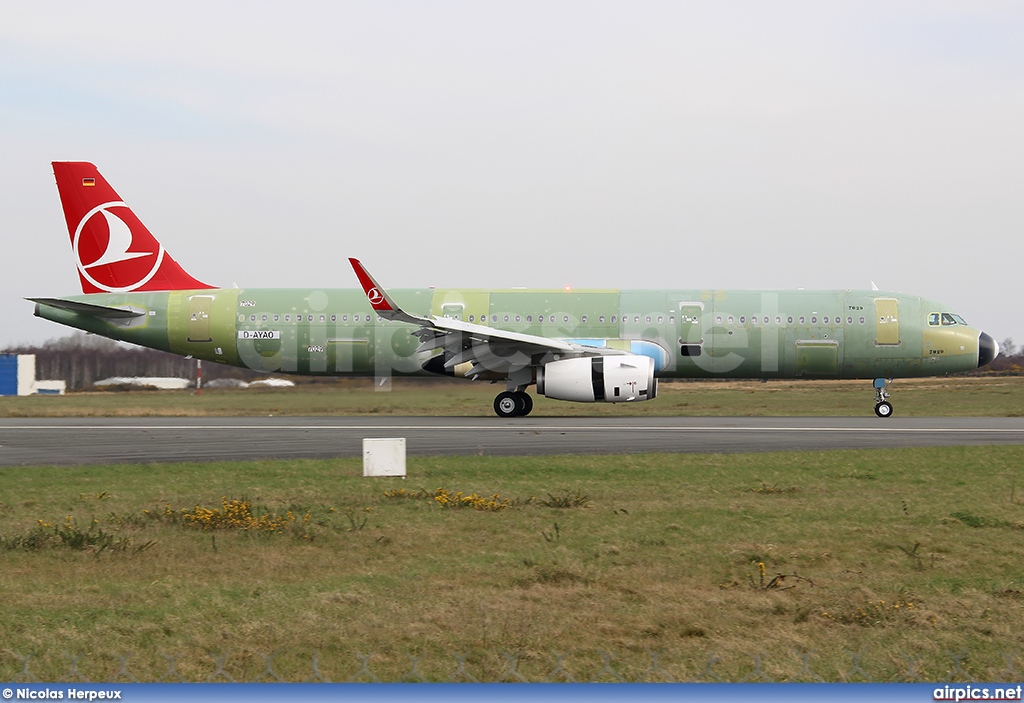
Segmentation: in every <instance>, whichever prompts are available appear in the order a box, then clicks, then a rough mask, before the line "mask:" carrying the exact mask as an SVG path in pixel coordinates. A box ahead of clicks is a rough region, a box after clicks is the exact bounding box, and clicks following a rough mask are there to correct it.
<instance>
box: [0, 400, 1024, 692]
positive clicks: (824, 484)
mask: <svg viewBox="0 0 1024 703" xmlns="http://www.w3.org/2000/svg"><path fill="white" fill-rule="evenodd" d="M814 385H817V384H814ZM770 387H771V385H769V388H770ZM822 390H826V389H824V388H822ZM704 392H705V393H707V394H709V395H710V394H713V393H714V391H713V390H706V391H704ZM740 392H743V391H740ZM869 392H870V391H869ZM929 392H934V391H929ZM862 394H863V389H858V395H859V396H860V395H862ZM823 395H826V396H827V395H828V393H827V392H826V393H823ZM906 395H907V396H908V397H907V398H905V399H904V402H903V404H902V405H904V406H909V405H911V404H912V403H911V399H910V396H912V393H911V391H910V390H909V389H907V392H906ZM211 396H212V394H211ZM396 396H397V393H396V394H392V397H396ZM652 407H654V406H653V404H652ZM897 407H898V408H899V407H900V406H899V405H898V406H897ZM1022 465H1024V447H1014V446H1009V447H970V448H942V449H908V450H895V451H884V452H881V451H837V452H804V453H779V454H749V455H730V456H722V455H646V456H644V455H640V456H602V457H547V458H529V459H526V458H523V459H508V458H501V459H495V458H483V457H450V458H431V459H410V462H409V478H408V479H407V480H405V481H401V480H399V479H366V478H363V477H362V476H361V466H360V464H359V462H358V461H348V460H337V461H282V462H266V463H222V464H175V465H147V466H91V467H80V468H74V469H68V468H52V467H40V468H17V469H3V470H2V481H0V540H2V542H0V586H2V594H3V596H2V597H3V610H2V616H0V642H2V644H0V679H3V680H9V681H10V680H14V681H16V680H19V679H25V678H34V679H41V680H60V679H66V678H76V677H78V676H81V677H84V678H87V679H91V680H111V679H118V678H120V679H125V678H135V679H139V680H154V679H160V678H169V679H172V680H173V679H175V677H177V676H180V677H182V678H184V679H187V680H205V679H207V678H209V677H211V676H212V677H215V678H217V679H224V678H226V677H230V678H232V679H235V680H257V679H260V678H263V679H267V678H272V676H273V675H279V676H280V677H282V678H284V679H286V680H303V679H309V678H311V677H312V676H313V675H314V661H315V663H316V669H315V671H316V672H318V673H319V674H320V675H322V676H323V677H324V678H326V679H330V680H347V679H352V678H356V679H359V680H369V679H371V678H379V679H382V680H402V679H418V678H420V677H422V678H425V679H428V680H445V681H447V680H467V679H468V678H469V677H472V678H475V679H479V680H497V679H505V680H516V679H517V676H522V677H524V678H526V679H528V680H566V679H568V678H569V677H572V678H573V679H575V680H592V679H598V680H614V679H616V678H618V677H621V678H622V679H625V680H630V681H635V680H665V679H672V680H717V679H719V678H721V679H724V680H733V681H735V680H744V679H751V678H754V679H758V680H766V679H770V680H790V679H794V680H807V681H810V680H818V679H819V678H820V679H824V680H829V681H842V680H872V681H889V680H897V681H898V680H905V679H921V680H949V679H953V680H1005V679H1014V678H1016V679H1019V678H1020V675H1019V672H1021V671H1024V658H1022V655H1021V651H1022V650H1024V631H1022V626H1024V529H1022V528H1024V473H1022V471H1024V469H1022ZM401 489H405V491H404V493H397V494H395V495H393V496H390V497H389V496H388V495H386V494H385V493H386V492H387V491H400V490H401ZM438 489H444V492H443V493H442V494H441V496H442V497H443V498H445V499H446V500H447V501H448V502H447V506H449V507H445V504H444V503H443V502H441V501H438V500H436V497H437V495H438ZM459 491H461V492H462V499H459V500H457V499H456V497H455V494H456V493H457V492H459ZM474 493H475V494H478V496H483V497H484V498H483V499H480V500H474V501H470V500H466V499H467V498H468V497H469V496H471V495H472V494H474ZM495 494H496V497H495ZM225 497H226V501H225ZM242 501H249V504H250V505H251V514H248V513H246V511H245V504H244V503H243V502H242ZM474 505H475V506H476V507H479V508H481V509H475V507H474ZM502 505H504V506H505V507H501V506H502ZM452 506H461V507H452ZM488 508H490V509H488ZM246 526H248V527H249V529H245V527H246ZM780 575H781V576H780ZM268 657H272V659H269V660H268ZM314 657H315V659H314ZM413 658H415V661H414V659H413ZM268 662H269V667H270V668H269V669H268ZM364 663H365V665H366V668H365V669H363V665H364ZM606 664H607V666H606ZM218 667H219V668H218ZM460 667H461V668H460ZM268 671H270V672H273V673H268ZM513 671H514V673H510V672H513Z"/></svg>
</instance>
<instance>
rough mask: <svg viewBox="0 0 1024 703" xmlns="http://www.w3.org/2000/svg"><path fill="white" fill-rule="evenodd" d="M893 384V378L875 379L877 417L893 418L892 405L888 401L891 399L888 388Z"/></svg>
mask: <svg viewBox="0 0 1024 703" xmlns="http://www.w3.org/2000/svg"><path fill="white" fill-rule="evenodd" d="M891 383H892V379H891V378H876V379H875V415H878V417H891V416H892V403H890V402H889V401H888V400H886V399H887V398H888V397H889V391H888V388H889V385H890V384H891Z"/></svg>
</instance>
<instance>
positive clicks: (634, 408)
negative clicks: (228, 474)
mask: <svg viewBox="0 0 1024 703" xmlns="http://www.w3.org/2000/svg"><path fill="white" fill-rule="evenodd" d="M503 389H504V388H503V386H500V385H493V384H488V383H473V382H469V381H462V380H451V381H448V382H445V381H444V380H440V381H422V380H415V379H409V380H400V379H396V380H395V381H394V390H393V391H391V392H386V393H385V392H377V391H376V390H375V388H374V383H373V381H372V380H371V379H344V380H339V381H337V382H330V383H323V384H312V385H304V386H300V387H298V388H295V389H275V390H209V389H207V390H204V391H203V392H202V394H201V395H199V396H196V395H195V394H194V392H188V391H182V392H171V391H133V392H108V393H72V394H69V395H66V396H61V397H56V396H28V397H23V398H11V397H4V398H0V417H61V416H78V417H82V416H204V415H205V416H210V415H215V416H232V415H268V414H275V415H455V416H486V417H490V416H493V411H492V410H491V403H492V401H493V399H494V396H495V395H496V394H497V393H498V391H500V390H503ZM891 390H892V393H893V397H892V401H893V404H894V405H895V408H896V412H895V415H896V416H897V417H903V416H905V417H911V416H935V415H947V416H982V415H987V416H999V417H1006V416H1017V417H1019V416H1021V415H1022V414H1024V377H1020V376H1005V377H963V376H961V377H951V378H936V379H907V380H898V381H896V382H895V383H894V384H893V386H892V388H891ZM535 402H536V407H535V409H534V412H533V414H534V416H537V417H543V416H549V417H550V416H566V415H576V416H595V415H609V416H621V415H645V416H659V415H661V416H674V415H680V416H750V415H757V416H762V415H768V416H780V415H790V416H806V415H849V416H873V411H872V408H873V407H874V391H873V390H872V388H871V383H870V382H868V381H772V382H769V383H758V382H753V381H746V382H744V381H738V382H692V383H683V382H675V383H664V382H663V383H661V384H660V386H659V395H658V397H657V398H656V399H654V400H652V401H649V402H645V403H633V404H630V403H626V404H617V405H611V404H607V403H586V404H584V403H567V402H562V401H554V400H548V399H546V398H543V397H537V396H535Z"/></svg>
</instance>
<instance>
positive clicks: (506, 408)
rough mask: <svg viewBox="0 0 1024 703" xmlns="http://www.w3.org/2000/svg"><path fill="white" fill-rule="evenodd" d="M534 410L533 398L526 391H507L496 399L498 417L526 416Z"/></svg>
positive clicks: (495, 406)
mask: <svg viewBox="0 0 1024 703" xmlns="http://www.w3.org/2000/svg"><path fill="white" fill-rule="evenodd" d="M531 410H533V398H531V397H530V394H529V393H526V392H525V391H505V392H504V393H499V394H498V397H497V398H495V399H494V412H495V413H496V414H497V415H498V417H525V416H526V415H529V414H530V411H531Z"/></svg>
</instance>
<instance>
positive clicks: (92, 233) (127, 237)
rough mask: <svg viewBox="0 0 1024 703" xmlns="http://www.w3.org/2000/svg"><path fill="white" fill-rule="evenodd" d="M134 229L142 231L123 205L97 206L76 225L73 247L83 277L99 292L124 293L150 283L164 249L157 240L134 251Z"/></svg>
mask: <svg viewBox="0 0 1024 703" xmlns="http://www.w3.org/2000/svg"><path fill="white" fill-rule="evenodd" d="M133 226H134V227H137V228H141V227H142V224H141V223H140V222H139V221H138V218H136V217H135V216H134V215H133V214H132V212H131V210H129V209H128V206H127V205H125V204H124V203H123V202H120V201H116V202H109V203H103V204H102V205H97V206H96V207H94V208H93V209H92V210H90V211H89V212H87V213H85V216H84V217H83V218H82V220H81V221H80V222H79V223H78V227H77V228H76V229H75V236H74V238H73V240H72V247H73V248H74V252H75V262H76V264H77V266H78V272H79V273H80V274H81V275H82V278H83V279H85V280H86V281H88V282H89V283H90V284H92V285H93V286H94V287H96V288H97V289H98V290H101V291H106V292H108V293H127V292H129V291H133V290H136V289H137V288H139V287H141V286H143V285H145V284H146V283H148V282H149V280H150V279H152V278H153V276H155V275H156V272H157V271H158V270H159V269H160V265H161V264H162V263H163V260H164V248H163V246H162V245H161V244H160V243H159V242H157V241H156V240H154V239H152V237H149V238H148V239H150V240H151V242H150V244H149V247H148V248H144V249H143V250H142V251H138V250H137V248H138V247H136V250H133V246H134V245H136V243H137V240H140V239H144V238H143V237H137V236H136V232H135V231H134V230H133Z"/></svg>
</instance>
